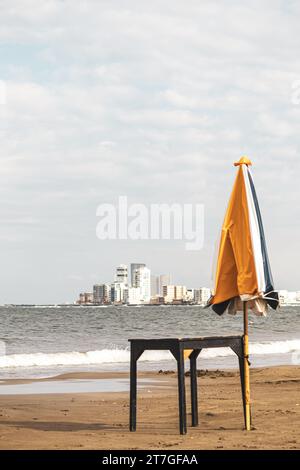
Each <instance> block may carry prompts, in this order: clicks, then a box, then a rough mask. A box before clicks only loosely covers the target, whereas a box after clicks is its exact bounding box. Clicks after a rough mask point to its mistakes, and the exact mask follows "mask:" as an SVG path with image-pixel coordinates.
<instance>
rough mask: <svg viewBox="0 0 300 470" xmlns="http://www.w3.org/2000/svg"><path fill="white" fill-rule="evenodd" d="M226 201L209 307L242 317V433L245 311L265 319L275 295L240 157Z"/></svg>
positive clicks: (251, 188)
mask: <svg viewBox="0 0 300 470" xmlns="http://www.w3.org/2000/svg"><path fill="white" fill-rule="evenodd" d="M234 165H235V166H237V167H238V172H237V176H236V179H235V183H234V187H233V190H232V194H231V197H230V200H229V204H228V207H227V211H226V214H225V219H224V222H223V226H222V231H221V237H220V241H219V245H218V250H217V259H216V263H215V267H214V289H213V293H212V297H211V299H210V300H209V304H210V305H212V308H213V310H214V311H215V312H216V313H218V314H219V315H222V314H223V313H224V312H225V311H226V310H227V311H228V313H232V314H235V313H236V312H237V311H243V313H244V355H245V358H244V372H245V374H244V375H245V403H246V429H247V430H249V429H250V381H249V361H248V308H250V309H251V310H252V311H253V312H254V313H255V314H257V315H265V314H266V312H267V309H268V305H269V306H271V307H272V308H274V309H276V308H277V306H278V293H277V292H275V291H274V284H273V279H272V274H271V269H270V263H269V259H268V253H267V247H266V240H265V235H264V229H263V224H262V218H261V213H260V209H259V205H258V200H257V196H256V192H255V187H254V184H253V179H252V174H251V171H250V168H249V167H250V166H251V161H250V160H249V159H248V158H247V157H242V158H241V159H240V160H239V161H238V162H236V163H235V164H234Z"/></svg>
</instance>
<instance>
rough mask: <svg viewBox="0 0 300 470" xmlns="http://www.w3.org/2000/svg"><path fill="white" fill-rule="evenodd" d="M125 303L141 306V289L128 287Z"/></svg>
mask: <svg viewBox="0 0 300 470" xmlns="http://www.w3.org/2000/svg"><path fill="white" fill-rule="evenodd" d="M127 303H128V305H139V304H141V289H140V288H139V287H128V295H127Z"/></svg>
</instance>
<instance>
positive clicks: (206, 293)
mask: <svg viewBox="0 0 300 470" xmlns="http://www.w3.org/2000/svg"><path fill="white" fill-rule="evenodd" d="M210 296H211V290H210V289H209V288H208V287H200V289H195V290H194V300H195V302H196V303H197V304H206V302H207V301H208V300H209V298H210Z"/></svg>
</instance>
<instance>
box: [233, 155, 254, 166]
mask: <svg viewBox="0 0 300 470" xmlns="http://www.w3.org/2000/svg"><path fill="white" fill-rule="evenodd" d="M240 165H247V166H250V165H252V162H251V160H249V158H248V157H246V156H244V157H242V158H240V159H239V161H238V162H235V163H234V166H240Z"/></svg>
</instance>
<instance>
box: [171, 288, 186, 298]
mask: <svg viewBox="0 0 300 470" xmlns="http://www.w3.org/2000/svg"><path fill="white" fill-rule="evenodd" d="M186 291H187V289H186V286H175V298H174V300H186Z"/></svg>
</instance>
